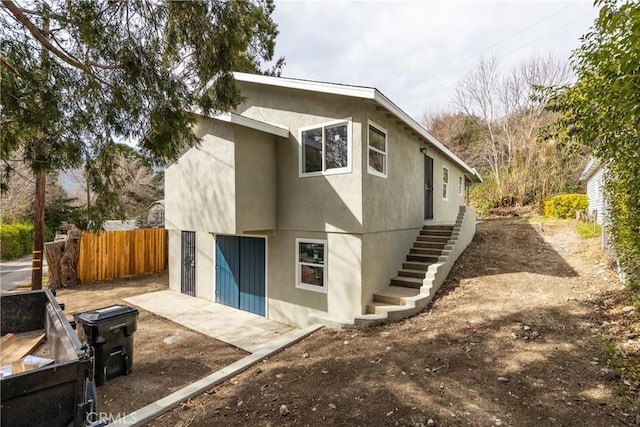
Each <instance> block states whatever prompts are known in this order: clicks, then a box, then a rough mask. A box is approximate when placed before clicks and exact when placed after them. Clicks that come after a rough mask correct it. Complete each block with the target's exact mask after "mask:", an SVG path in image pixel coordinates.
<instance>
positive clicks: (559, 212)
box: [542, 194, 589, 218]
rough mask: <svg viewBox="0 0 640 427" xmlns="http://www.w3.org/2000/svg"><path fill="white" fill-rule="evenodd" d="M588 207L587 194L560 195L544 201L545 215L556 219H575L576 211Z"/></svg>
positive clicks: (543, 209)
mask: <svg viewBox="0 0 640 427" xmlns="http://www.w3.org/2000/svg"><path fill="white" fill-rule="evenodd" d="M588 206H589V202H588V200H587V195H586V194H558V195H557V196H553V197H549V198H547V199H544V200H543V201H542V211H543V214H544V215H545V216H550V217H555V218H575V216H576V211H579V210H582V209H587V207H588Z"/></svg>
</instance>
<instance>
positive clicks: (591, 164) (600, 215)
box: [579, 157, 605, 225]
mask: <svg viewBox="0 0 640 427" xmlns="http://www.w3.org/2000/svg"><path fill="white" fill-rule="evenodd" d="M604 179H605V172H604V168H603V167H602V166H601V163H600V160H598V159H596V158H595V157H592V158H591V159H589V161H588V162H587V164H586V166H585V167H584V169H583V171H582V173H581V174H580V178H579V180H580V181H582V182H586V185H587V199H588V200H589V206H588V207H587V212H588V214H589V216H590V217H591V218H593V219H594V220H595V222H597V223H598V224H600V225H602V224H604V217H605V200H604V184H605V181H604Z"/></svg>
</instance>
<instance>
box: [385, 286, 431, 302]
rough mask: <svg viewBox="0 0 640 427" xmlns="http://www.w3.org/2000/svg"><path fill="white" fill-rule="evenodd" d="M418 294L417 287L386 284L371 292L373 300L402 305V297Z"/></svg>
mask: <svg viewBox="0 0 640 427" xmlns="http://www.w3.org/2000/svg"><path fill="white" fill-rule="evenodd" d="M419 294H420V290H419V289H413V288H405V287H402V286H387V287H384V288H382V289H380V290H379V291H378V292H376V293H375V294H373V302H382V303H385V304H393V305H404V298H406V297H415V296H417V295H419Z"/></svg>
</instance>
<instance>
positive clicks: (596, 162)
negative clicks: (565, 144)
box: [578, 157, 602, 181]
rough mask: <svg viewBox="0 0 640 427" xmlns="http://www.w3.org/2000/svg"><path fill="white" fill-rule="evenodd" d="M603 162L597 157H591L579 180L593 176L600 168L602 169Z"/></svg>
mask: <svg viewBox="0 0 640 427" xmlns="http://www.w3.org/2000/svg"><path fill="white" fill-rule="evenodd" d="M601 164H602V163H601V162H600V159H598V158H596V157H591V158H590V159H589V161H588V162H587V164H586V166H585V167H584V169H583V170H582V173H581V174H580V178H578V181H586V180H588V179H589V178H591V177H592V176H593V174H594V173H596V172H597V171H598V169H600V166H601Z"/></svg>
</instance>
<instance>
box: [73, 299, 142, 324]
mask: <svg viewBox="0 0 640 427" xmlns="http://www.w3.org/2000/svg"><path fill="white" fill-rule="evenodd" d="M125 315H129V316H137V315H138V309H137V308H133V307H129V306H128V305H118V304H116V305H110V306H108V307H103V308H97V309H95V310H89V311H84V312H82V313H76V314H74V315H73V318H74V319H76V321H80V322H82V323H85V324H88V325H91V324H97V323H100V322H102V321H105V320H110V319H113V318H115V317H120V316H125Z"/></svg>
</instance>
